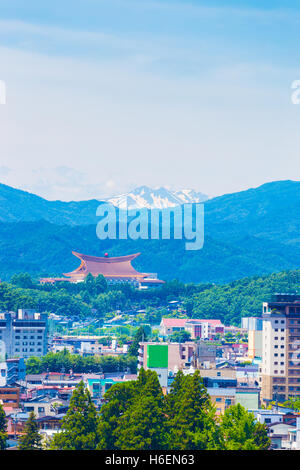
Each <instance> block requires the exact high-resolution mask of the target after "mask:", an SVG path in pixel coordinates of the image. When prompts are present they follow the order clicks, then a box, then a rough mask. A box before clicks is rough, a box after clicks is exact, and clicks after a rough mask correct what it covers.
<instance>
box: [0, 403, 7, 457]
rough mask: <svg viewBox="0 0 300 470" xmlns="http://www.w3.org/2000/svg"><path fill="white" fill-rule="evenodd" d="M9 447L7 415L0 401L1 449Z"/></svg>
mask: <svg viewBox="0 0 300 470" xmlns="http://www.w3.org/2000/svg"><path fill="white" fill-rule="evenodd" d="M6 447H7V432H6V416H5V412H4V410H3V407H2V405H1V403H0V450H4V449H6Z"/></svg>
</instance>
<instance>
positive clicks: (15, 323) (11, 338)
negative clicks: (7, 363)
mask: <svg viewBox="0 0 300 470" xmlns="http://www.w3.org/2000/svg"><path fill="white" fill-rule="evenodd" d="M1 341H3V342H4V344H5V350H6V355H7V357H8V358H12V357H24V358H28V357H30V356H44V355H45V354H46V353H47V314H46V313H37V312H35V311H34V310H31V309H19V310H18V313H15V312H4V313H0V342H1Z"/></svg>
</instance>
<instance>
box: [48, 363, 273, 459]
mask: <svg viewBox="0 0 300 470" xmlns="http://www.w3.org/2000/svg"><path fill="white" fill-rule="evenodd" d="M104 399H105V402H104V404H103V406H102V408H101V410H100V413H97V411H96V408H95V406H94V404H93V403H92V400H91V397H90V394H89V392H88V391H87V390H86V389H85V388H84V384H83V382H81V383H80V384H79V386H78V387H77V388H76V390H75V391H74V393H73V396H72V399H71V402H70V407H69V410H68V412H67V414H66V416H65V418H64V420H63V424H62V429H61V432H60V433H58V434H56V435H55V436H54V438H53V440H52V442H51V443H50V449H52V450H91V449H98V450H164V449H166V450H176V449H177V450H265V449H268V448H269V446H270V440H269V438H268V436H267V428H266V427H265V426H264V425H261V424H260V423H256V422H255V419H254V415H253V414H251V413H248V412H247V411H246V410H245V409H244V408H243V407H242V406H241V405H239V404H238V405H233V406H231V407H230V408H228V409H227V410H226V412H225V414H224V416H222V417H218V416H216V410H215V408H214V406H213V405H212V403H211V401H210V397H209V395H208V394H207V390H206V388H205V387H204V385H203V381H202V379H201V377H200V374H199V371H196V372H195V373H194V374H191V375H186V376H185V375H184V374H183V373H182V372H181V371H179V372H178V373H177V374H176V377H175V380H174V382H173V384H172V387H171V390H170V393H169V394H168V395H165V394H164V393H163V391H162V388H161V386H160V384H159V381H158V377H157V374H156V372H153V371H150V370H147V371H145V370H144V369H141V371H140V373H139V376H138V379H137V380H135V381H128V382H124V383H118V384H116V385H113V386H112V387H111V388H110V389H109V390H108V391H107V392H106V393H105V395H104Z"/></svg>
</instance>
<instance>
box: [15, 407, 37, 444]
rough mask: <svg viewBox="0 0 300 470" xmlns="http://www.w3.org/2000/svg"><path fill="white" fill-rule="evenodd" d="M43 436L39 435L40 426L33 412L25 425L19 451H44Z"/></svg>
mask: <svg viewBox="0 0 300 470" xmlns="http://www.w3.org/2000/svg"><path fill="white" fill-rule="evenodd" d="M41 442H42V436H41V435H40V433H39V429H38V424H37V421H36V418H35V414H34V412H33V411H31V412H30V414H29V418H28V420H27V421H26V423H25V433H24V434H23V435H22V436H21V437H20V439H19V444H18V449H19V450H42V444H41Z"/></svg>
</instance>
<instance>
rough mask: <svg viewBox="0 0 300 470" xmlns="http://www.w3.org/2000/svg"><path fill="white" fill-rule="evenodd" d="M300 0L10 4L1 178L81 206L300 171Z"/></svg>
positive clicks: (219, 187)
mask: <svg viewBox="0 0 300 470" xmlns="http://www.w3.org/2000/svg"><path fill="white" fill-rule="evenodd" d="M297 4H299V3H298V2H296V1H285V2H282V1H280V2H279V1H272V2H271V1H269V2H266V1H255V0H252V1H241V0H239V1H237V0H236V1H233V0H231V1H226V0H223V1H214V0H210V1H199V0H198V1H196V0H189V1H183V0H177V1H174V0H72V1H63V2H62V1H57V0H52V1H51V2H50V1H44V2H41V1H33V0H27V1H26V2H24V1H21V0H18V1H14V0H0V80H4V81H5V83H6V87H7V104H6V105H0V139H1V140H0V142H1V153H0V155H1V159H0V182H4V183H7V184H11V185H13V186H15V187H20V188H22V189H27V190H30V191H32V192H36V193H38V194H40V195H42V196H44V197H47V198H50V199H56V198H59V199H65V200H70V199H82V198H83V199H87V198H90V197H97V198H99V197H101V196H106V195H110V194H117V193H119V192H123V191H126V190H127V189H130V188H133V187H135V186H139V185H143V184H146V185H148V186H153V187H156V186H162V185H164V186H167V187H171V188H194V189H196V190H199V191H201V192H204V193H207V194H209V195H219V194H223V193H228V192H234V191H239V190H242V189H247V188H249V187H255V186H258V185H260V184H262V183H264V182H266V181H272V180H279V179H299V174H300V163H299V161H300V159H299V144H300V132H299V128H300V105H299V106H297V105H293V104H292V103H291V98H290V97H291V83H292V82H293V81H294V80H296V79H300V47H299V44H300V7H299V6H297Z"/></svg>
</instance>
